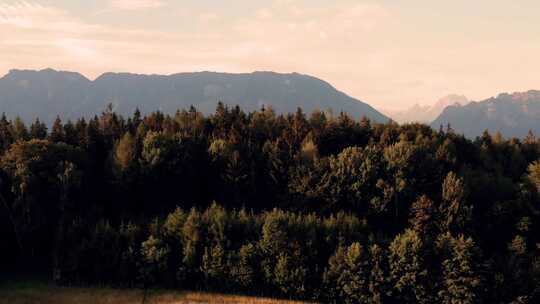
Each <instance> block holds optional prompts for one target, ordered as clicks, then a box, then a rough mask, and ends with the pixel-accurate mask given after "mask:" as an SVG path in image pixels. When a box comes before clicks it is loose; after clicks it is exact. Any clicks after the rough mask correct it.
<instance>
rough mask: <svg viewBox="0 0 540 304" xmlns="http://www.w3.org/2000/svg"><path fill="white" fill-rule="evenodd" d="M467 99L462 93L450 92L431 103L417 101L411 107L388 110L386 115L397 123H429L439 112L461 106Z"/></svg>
mask: <svg viewBox="0 0 540 304" xmlns="http://www.w3.org/2000/svg"><path fill="white" fill-rule="evenodd" d="M468 102H469V99H468V98H467V97H465V96H464V95H458V94H450V95H447V96H444V97H442V98H440V99H439V100H437V102H435V103H434V104H433V105H420V104H418V103H416V104H414V105H413V106H412V107H410V108H408V109H405V110H400V111H389V112H388V115H389V116H390V117H392V119H394V120H396V121H397V122H399V123H408V122H421V123H430V122H432V121H433V120H434V119H435V118H437V116H439V114H441V112H442V111H443V110H444V109H445V108H446V107H449V106H457V107H459V106H462V105H464V104H467V103H468Z"/></svg>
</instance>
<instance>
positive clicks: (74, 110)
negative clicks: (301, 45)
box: [0, 69, 388, 124]
mask: <svg viewBox="0 0 540 304" xmlns="http://www.w3.org/2000/svg"><path fill="white" fill-rule="evenodd" d="M219 101H222V102H223V103H225V104H228V105H231V106H234V105H239V106H240V107H242V109H244V110H246V111H252V110H258V109H260V108H261V107H262V106H263V105H265V106H271V107H272V108H273V109H274V110H275V111H276V112H278V113H287V112H294V111H296V110H297V108H298V107H301V108H302V109H303V110H304V111H305V112H306V113H310V112H312V111H313V110H316V109H318V110H323V111H326V110H331V111H332V112H333V113H335V114H338V113H339V112H341V111H343V112H346V113H348V114H349V115H351V116H353V117H355V118H360V117H362V116H366V117H368V118H370V119H371V120H373V121H376V122H386V121H387V120H388V118H387V117H386V116H385V115H383V114H381V113H380V112H378V111H377V110H375V109H374V108H373V107H371V106H370V105H368V104H366V103H364V102H361V101H359V100H357V99H354V98H352V97H350V96H348V95H346V94H344V93H342V92H340V91H338V90H336V89H335V88H334V87H332V86H331V85H330V84H329V83H327V82H325V81H322V80H320V79H317V78H315V77H312V76H308V75H302V74H298V73H292V74H278V73H274V72H254V73H249V74H247V73H246V74H227V73H215V72H198V73H180V74H173V75H168V76H165V75H138V74H128V73H105V74H103V75H101V76H99V77H98V78H96V79H95V80H93V81H92V80H89V79H87V78H86V77H84V76H83V75H81V74H79V73H74V72H63V71H56V70H52V69H45V70H40V71H33V70H11V71H10V72H9V73H8V74H7V75H5V76H4V77H2V78H0V112H4V113H6V115H8V116H9V117H15V116H19V117H21V118H22V119H23V120H24V121H27V122H28V121H32V120H34V119H35V118H36V117H39V118H40V119H41V120H42V121H45V122H46V123H49V124H50V123H51V122H52V121H53V120H54V119H55V118H56V116H57V115H59V116H60V117H62V118H63V119H77V118H79V117H89V116H93V115H95V114H99V113H101V112H102V111H103V110H104V109H105V108H106V107H107V105H109V104H112V105H113V107H114V110H115V111H116V112H117V113H120V114H123V115H129V114H132V113H133V111H135V109H136V108H138V109H139V110H140V111H141V112H142V113H148V112H152V111H156V110H160V111H163V112H166V113H174V112H175V111H176V110H178V109H180V108H188V107H189V106H191V105H193V106H195V107H196V108H197V109H198V110H199V111H201V112H203V113H206V114H208V113H212V112H214V110H215V108H216V105H217V103H218V102H219Z"/></svg>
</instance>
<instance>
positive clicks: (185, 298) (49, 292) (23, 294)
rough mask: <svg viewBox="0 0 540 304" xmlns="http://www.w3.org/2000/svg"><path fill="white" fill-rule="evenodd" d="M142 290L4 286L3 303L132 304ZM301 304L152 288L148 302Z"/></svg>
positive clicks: (0, 295)
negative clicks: (155, 289) (153, 289)
mask: <svg viewBox="0 0 540 304" xmlns="http://www.w3.org/2000/svg"><path fill="white" fill-rule="evenodd" d="M142 301H143V291H142V290H121V289H109V288H67V287H52V286H45V285H41V286H29V287H16V286H4V287H0V303H1V304H4V303H6V304H7V303H9V304H68V303H69V304H128V303H129V304H131V303H141V304H142V303H143V302H142ZM200 303H209V304H229V303H230V304H233V303H241V304H246V303H254V304H299V303H301V302H294V301H285V300H276V299H267V298H252V297H244V296H233V295H222V294H212V293H202V292H175V291H151V292H148V294H147V297H146V301H145V304H200Z"/></svg>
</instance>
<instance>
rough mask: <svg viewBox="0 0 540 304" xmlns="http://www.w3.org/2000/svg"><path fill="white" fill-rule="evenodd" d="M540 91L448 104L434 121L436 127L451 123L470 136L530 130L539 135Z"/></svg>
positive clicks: (523, 133)
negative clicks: (465, 103) (486, 131)
mask: <svg viewBox="0 0 540 304" xmlns="http://www.w3.org/2000/svg"><path fill="white" fill-rule="evenodd" d="M539 121H540V91H533V90H531V91H527V92H523V93H513V94H507V93H503V94H500V95H498V96H497V97H492V98H489V99H486V100H484V101H480V102H471V103H469V104H467V105H465V106H459V105H454V106H450V107H447V108H446V109H445V110H444V111H443V112H442V113H441V115H440V116H439V117H438V118H437V119H435V121H433V122H432V123H431V126H432V127H433V128H439V127H440V126H441V125H442V126H447V125H448V124H450V125H451V127H452V128H453V129H454V130H455V131H456V132H458V133H463V134H465V136H467V137H471V138H472V137H476V136H479V135H481V134H482V133H483V132H484V130H488V131H489V132H490V133H492V134H493V133H496V132H501V134H502V135H503V136H505V137H521V138H523V137H525V136H526V135H527V133H528V132H529V130H532V131H533V132H534V133H535V134H540V124H539V123H538V122H539Z"/></svg>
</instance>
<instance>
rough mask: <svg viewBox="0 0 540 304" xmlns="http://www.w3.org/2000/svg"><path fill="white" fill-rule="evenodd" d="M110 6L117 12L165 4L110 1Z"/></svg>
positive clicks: (152, 0)
mask: <svg viewBox="0 0 540 304" xmlns="http://www.w3.org/2000/svg"><path fill="white" fill-rule="evenodd" d="M110 6H111V7H112V8H114V9H119V10H128V11H136V10H144V9H150V8H158V7H162V6H165V3H164V2H163V1H160V0H110Z"/></svg>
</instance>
